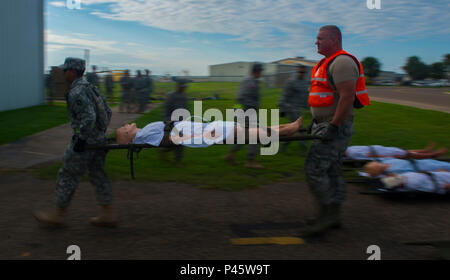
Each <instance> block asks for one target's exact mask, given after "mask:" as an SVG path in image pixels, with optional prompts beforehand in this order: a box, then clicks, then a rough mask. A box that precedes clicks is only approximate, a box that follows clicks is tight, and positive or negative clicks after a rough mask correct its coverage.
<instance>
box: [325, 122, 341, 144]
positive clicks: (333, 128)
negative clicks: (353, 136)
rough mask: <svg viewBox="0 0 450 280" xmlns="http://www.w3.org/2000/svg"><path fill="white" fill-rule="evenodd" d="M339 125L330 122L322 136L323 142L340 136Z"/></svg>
mask: <svg viewBox="0 0 450 280" xmlns="http://www.w3.org/2000/svg"><path fill="white" fill-rule="evenodd" d="M338 132H339V126H337V125H334V124H332V123H330V124H329V125H328V128H327V131H325V133H324V134H323V136H322V142H329V141H332V140H334V139H335V138H336V137H337V136H338Z"/></svg>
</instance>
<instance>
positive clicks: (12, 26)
mask: <svg viewBox="0 0 450 280" xmlns="http://www.w3.org/2000/svg"><path fill="white" fill-rule="evenodd" d="M43 12H44V7H43V0H14V1H2V3H1V8H0V34H1V41H0V61H1V68H0V85H1V94H0V111H4V110H11V109H16V108H22V107H28V106H33V105H39V104H43V103H44V102H45V95H44V50H43V39H44V34H43V26H44V22H43Z"/></svg>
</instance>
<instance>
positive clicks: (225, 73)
mask: <svg viewBox="0 0 450 280" xmlns="http://www.w3.org/2000/svg"><path fill="white" fill-rule="evenodd" d="M252 65H253V62H241V61H240V62H232V63H225V64H216V65H210V66H209V76H210V81H213V82H240V81H242V79H243V78H244V77H246V76H248V74H249V73H250V67H252Z"/></svg>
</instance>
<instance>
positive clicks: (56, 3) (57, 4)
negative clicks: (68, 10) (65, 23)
mask: <svg viewBox="0 0 450 280" xmlns="http://www.w3.org/2000/svg"><path fill="white" fill-rule="evenodd" d="M48 4H50V5H52V6H55V7H65V6H66V2H65V1H53V2H49V3H48Z"/></svg>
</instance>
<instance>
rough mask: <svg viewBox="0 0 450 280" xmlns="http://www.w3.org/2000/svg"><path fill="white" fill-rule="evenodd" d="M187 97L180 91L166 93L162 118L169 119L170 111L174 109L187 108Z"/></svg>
mask: <svg viewBox="0 0 450 280" xmlns="http://www.w3.org/2000/svg"><path fill="white" fill-rule="evenodd" d="M187 103H188V99H187V96H186V94H185V93H180V92H177V91H173V92H171V93H169V94H168V95H167V98H166V101H165V103H164V112H163V114H164V115H163V119H164V120H165V121H170V120H171V116H172V112H173V111H175V110H176V109H186V110H187V109H188V106H187Z"/></svg>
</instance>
